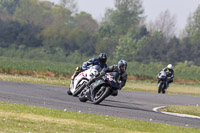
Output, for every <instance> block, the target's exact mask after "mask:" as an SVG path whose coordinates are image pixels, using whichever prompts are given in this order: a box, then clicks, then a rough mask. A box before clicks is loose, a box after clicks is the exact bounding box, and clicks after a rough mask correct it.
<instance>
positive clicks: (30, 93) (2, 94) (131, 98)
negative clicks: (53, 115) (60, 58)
mask: <svg viewBox="0 0 200 133" xmlns="http://www.w3.org/2000/svg"><path fill="white" fill-rule="evenodd" d="M66 90H67V87H62V86H52V85H40V84H32V83H19V82H7V81H0V101H4V102H10V103H17V104H26V105H33V106H40V107H45V108H52V109H59V110H68V111H76V112H84V113H93V114H102V115H108V116H114V117H121V118H129V119H135V120H143V121H150V122H156V123H165V124H170V125H178V126H184V127H192V128H199V129H200V119H197V118H184V117H178V116H172V115H168V114H163V113H160V112H155V111H153V108H155V107H160V106H168V105H200V97H195V96H188V95H170V94H164V95H163V94H157V93H147V92H134V91H120V92H119V95H118V96H116V97H113V96H110V97H108V98H107V99H106V100H105V101H103V102H102V103H101V104H100V105H94V104H92V103H91V102H86V103H82V102H80V101H79V99H78V97H72V96H69V95H67V94H66Z"/></svg>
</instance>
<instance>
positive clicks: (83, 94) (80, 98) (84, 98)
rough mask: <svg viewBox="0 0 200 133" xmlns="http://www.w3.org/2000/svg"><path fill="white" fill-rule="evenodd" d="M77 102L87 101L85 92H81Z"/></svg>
mask: <svg viewBox="0 0 200 133" xmlns="http://www.w3.org/2000/svg"><path fill="white" fill-rule="evenodd" d="M79 100H80V101H81V102H86V101H87V100H88V99H87V98H86V90H83V91H82V92H81V93H80V95H79Z"/></svg>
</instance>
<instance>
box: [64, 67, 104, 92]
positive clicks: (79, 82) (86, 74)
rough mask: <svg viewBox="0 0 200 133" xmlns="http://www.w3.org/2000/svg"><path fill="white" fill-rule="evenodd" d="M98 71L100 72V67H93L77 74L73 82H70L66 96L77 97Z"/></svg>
mask: <svg viewBox="0 0 200 133" xmlns="http://www.w3.org/2000/svg"><path fill="white" fill-rule="evenodd" d="M100 70H101V67H100V66H98V65H94V66H92V67H90V68H89V69H87V70H85V71H83V72H81V73H79V74H78V75H77V76H76V77H75V78H74V82H73V81H72V80H71V84H70V87H69V89H68V90H67V94H68V95H73V96H77V95H78V94H79V93H80V92H81V91H82V90H83V89H84V88H85V86H86V84H87V83H88V81H89V80H90V79H91V78H93V77H94V76H96V75H97V74H98V73H99V71H100Z"/></svg>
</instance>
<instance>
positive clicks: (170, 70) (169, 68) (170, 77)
mask: <svg viewBox="0 0 200 133" xmlns="http://www.w3.org/2000/svg"><path fill="white" fill-rule="evenodd" d="M163 71H165V72H167V73H168V74H167V87H169V84H170V83H172V82H173V78H174V70H173V66H172V64H168V65H167V67H165V68H163Z"/></svg>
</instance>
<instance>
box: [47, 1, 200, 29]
mask: <svg viewBox="0 0 200 133" xmlns="http://www.w3.org/2000/svg"><path fill="white" fill-rule="evenodd" d="M49 1H53V2H55V3H58V2H59V0H49ZM76 1H77V2H78V3H77V4H78V9H79V10H80V11H85V12H88V13H90V14H92V16H93V18H94V19H97V20H101V18H102V17H103V16H104V13H105V9H106V8H113V7H114V0H76ZM142 1H143V8H144V11H145V14H144V15H145V16H147V19H146V22H147V23H148V22H149V21H150V20H152V21H154V20H155V19H156V18H157V17H158V15H159V14H160V13H161V12H162V11H165V10H169V11H170V13H171V15H175V16H176V25H177V29H178V31H180V30H182V29H183V28H184V27H185V25H186V23H187V18H188V16H189V14H191V13H193V12H194V11H195V10H196V9H197V7H198V5H199V4H200V0H142Z"/></svg>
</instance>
